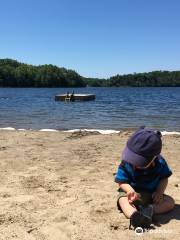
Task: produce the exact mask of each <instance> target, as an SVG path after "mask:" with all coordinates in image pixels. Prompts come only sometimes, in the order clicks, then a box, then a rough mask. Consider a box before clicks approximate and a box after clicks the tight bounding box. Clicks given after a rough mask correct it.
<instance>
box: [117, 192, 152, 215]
mask: <svg viewBox="0 0 180 240" xmlns="http://www.w3.org/2000/svg"><path fill="white" fill-rule="evenodd" d="M138 193H139V194H140V199H138V200H136V201H134V202H133V205H134V206H135V207H136V208H137V209H139V205H141V206H147V205H148V204H152V203H153V199H152V193H149V192H138ZM126 196H127V195H126V193H125V192H124V191H122V190H119V195H118V199H117V207H118V209H119V210H120V211H122V210H121V207H120V205H119V199H120V198H122V197H126Z"/></svg>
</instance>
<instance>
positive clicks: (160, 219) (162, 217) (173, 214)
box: [153, 204, 180, 227]
mask: <svg viewBox="0 0 180 240" xmlns="http://www.w3.org/2000/svg"><path fill="white" fill-rule="evenodd" d="M172 219H176V220H180V204H175V206H174V209H173V210H172V211H170V212H168V213H164V214H159V215H155V216H154V219H153V222H154V225H155V226H158V227H160V226H161V225H162V224H166V223H168V222H169V221H170V220H172Z"/></svg>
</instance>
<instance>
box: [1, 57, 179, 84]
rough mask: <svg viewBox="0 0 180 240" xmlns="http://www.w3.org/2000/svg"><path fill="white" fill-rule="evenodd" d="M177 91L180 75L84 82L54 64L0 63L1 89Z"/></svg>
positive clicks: (136, 75)
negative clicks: (51, 88) (166, 89)
mask: <svg viewBox="0 0 180 240" xmlns="http://www.w3.org/2000/svg"><path fill="white" fill-rule="evenodd" d="M86 86H90V87H121V86H132V87H146V86H147V87H171V86H173V87H176V86H180V71H153V72H148V73H134V74H126V75H116V76H113V77H110V78H108V79H99V78H85V77H83V76H81V75H79V74H78V73H77V72H76V71H74V70H71V69H66V68H60V67H57V66H54V65H51V64H46V65H39V66H33V65H29V64H24V63H20V62H18V61H16V60H13V59H0V87H73V88H75V87H86Z"/></svg>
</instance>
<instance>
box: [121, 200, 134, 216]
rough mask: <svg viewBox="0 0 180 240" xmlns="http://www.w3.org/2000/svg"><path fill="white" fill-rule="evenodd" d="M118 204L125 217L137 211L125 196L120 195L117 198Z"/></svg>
mask: <svg viewBox="0 0 180 240" xmlns="http://www.w3.org/2000/svg"><path fill="white" fill-rule="evenodd" d="M119 205H120V207H121V209H122V211H123V213H124V214H125V216H126V217H127V218H130V217H131V215H132V214H133V213H134V212H136V211H137V209H136V208H135V207H134V206H133V205H131V204H130V203H129V201H128V198H127V197H121V198H120V199H119Z"/></svg>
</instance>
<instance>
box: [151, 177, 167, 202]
mask: <svg viewBox="0 0 180 240" xmlns="http://www.w3.org/2000/svg"><path fill="white" fill-rule="evenodd" d="M167 185H168V178H163V179H161V181H160V183H159V185H158V186H157V189H156V191H155V192H154V193H153V201H154V203H160V202H161V201H162V199H163V193H164V192H165V189H166V187H167Z"/></svg>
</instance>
